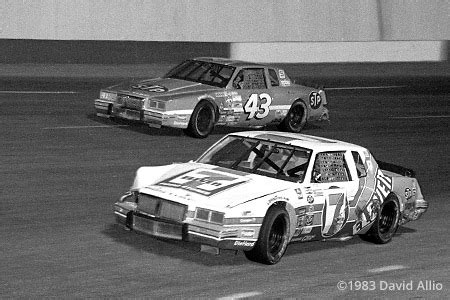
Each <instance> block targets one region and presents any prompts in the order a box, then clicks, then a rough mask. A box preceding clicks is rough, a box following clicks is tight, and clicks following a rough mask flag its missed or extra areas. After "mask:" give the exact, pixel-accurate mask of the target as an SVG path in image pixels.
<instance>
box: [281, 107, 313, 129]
mask: <svg viewBox="0 0 450 300" xmlns="http://www.w3.org/2000/svg"><path fill="white" fill-rule="evenodd" d="M306 112H307V108H306V105H305V104H304V103H303V102H302V101H297V102H294V104H292V105H291V108H290V109H289V111H288V113H287V115H286V117H285V118H284V119H283V121H282V122H281V123H280V129H282V130H285V131H289V132H295V133H299V132H300V131H301V130H302V129H303V127H304V126H305V124H306Z"/></svg>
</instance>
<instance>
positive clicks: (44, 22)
mask: <svg viewBox="0 0 450 300" xmlns="http://www.w3.org/2000/svg"><path fill="white" fill-rule="evenodd" d="M3 2H4V3H2V17H1V18H0V63H23V62H25V63H28V62H31V63H46V62H50V63H99V64H110V63H153V62H161V61H162V62H164V61H169V62H172V61H179V60H181V59H183V58H185V57H190V56H225V57H232V58H237V59H244V60H251V61H259V62H266V61H270V62H286V63H289V62H309V63H310V62H362V61H372V62H382V61H439V60H445V59H447V57H448V50H447V49H448V47H447V44H448V43H447V42H446V41H447V40H449V39H450V18H449V17H448V12H449V7H450V0H339V1H336V0H314V1H311V0H277V1H272V0H246V1H242V0H227V1H223V0H113V1H110V0H58V1H55V0H38V1H35V0H22V1H17V0H3Z"/></svg>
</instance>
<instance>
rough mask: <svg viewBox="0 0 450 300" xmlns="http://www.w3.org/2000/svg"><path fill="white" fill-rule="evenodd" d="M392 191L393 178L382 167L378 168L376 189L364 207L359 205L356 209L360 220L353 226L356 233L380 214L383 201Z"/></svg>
mask: <svg viewBox="0 0 450 300" xmlns="http://www.w3.org/2000/svg"><path fill="white" fill-rule="evenodd" d="M391 191H392V178H390V177H388V176H385V175H383V173H382V172H381V171H380V169H378V170H377V175H376V181H375V190H374V192H373V193H372V196H371V197H370V200H369V201H368V202H367V203H366V205H365V206H364V207H362V208H360V207H359V206H357V207H356V209H355V214H356V216H357V218H358V222H356V224H355V225H354V227H353V232H354V233H356V232H358V231H360V230H361V229H363V228H364V227H366V226H367V225H368V224H370V223H371V222H372V221H373V220H375V217H376V216H377V214H378V211H379V209H380V206H381V203H382V202H383V201H384V199H385V198H386V197H387V195H389V193H390V192H391Z"/></svg>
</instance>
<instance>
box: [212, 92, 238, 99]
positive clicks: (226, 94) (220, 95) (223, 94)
mask: <svg viewBox="0 0 450 300" xmlns="http://www.w3.org/2000/svg"><path fill="white" fill-rule="evenodd" d="M215 95H216V97H217V98H223V97H234V96H239V94H238V92H236V91H232V92H216V93H215ZM239 97H240V96H239Z"/></svg>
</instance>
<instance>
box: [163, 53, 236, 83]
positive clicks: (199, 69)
mask: <svg viewBox="0 0 450 300" xmlns="http://www.w3.org/2000/svg"><path fill="white" fill-rule="evenodd" d="M234 69H235V68H234V67H231V66H226V65H221V64H217V63H211V62H205V61H199V60H186V61H184V62H182V63H181V64H179V65H178V66H176V67H175V68H173V69H172V70H170V71H169V72H168V73H167V74H166V75H165V76H164V78H175V79H182V80H188V81H193V82H198V83H203V84H208V85H212V86H217V87H221V88H224V87H226V86H227V84H228V81H230V78H231V76H232V75H233V72H234Z"/></svg>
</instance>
